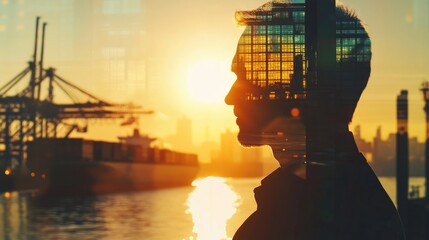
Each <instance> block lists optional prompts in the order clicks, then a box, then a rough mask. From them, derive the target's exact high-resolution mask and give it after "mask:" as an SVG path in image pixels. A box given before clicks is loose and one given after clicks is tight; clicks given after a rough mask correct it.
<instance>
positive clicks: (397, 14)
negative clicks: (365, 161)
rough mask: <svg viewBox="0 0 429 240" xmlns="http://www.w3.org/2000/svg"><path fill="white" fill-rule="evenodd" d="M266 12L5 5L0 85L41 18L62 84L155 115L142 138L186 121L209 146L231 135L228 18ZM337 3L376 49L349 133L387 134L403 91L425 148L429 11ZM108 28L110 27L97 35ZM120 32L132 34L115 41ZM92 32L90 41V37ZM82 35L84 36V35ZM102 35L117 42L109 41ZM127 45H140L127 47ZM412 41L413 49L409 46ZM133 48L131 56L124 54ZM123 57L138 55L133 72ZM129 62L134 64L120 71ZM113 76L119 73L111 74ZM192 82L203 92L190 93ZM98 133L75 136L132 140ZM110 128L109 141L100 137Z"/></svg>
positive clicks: (190, 5)
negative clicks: (225, 134)
mask: <svg viewBox="0 0 429 240" xmlns="http://www.w3.org/2000/svg"><path fill="white" fill-rule="evenodd" d="M264 2H265V1H256V0H255V1H244V0H243V1H237V2H234V3H230V2H225V4H218V3H215V2H214V1H209V0H207V1H199V2H197V1H192V0H187V1H186V2H184V3H176V2H173V3H169V4H164V3H160V2H156V1H149V0H148V1H144V0H128V1H121V4H119V3H115V2H114V1H106V0H104V1H103V0H99V1H98V0H97V1H90V3H91V4H88V3H89V2H88V1H78V0H68V1H63V2H61V3H59V2H57V3H56V4H54V5H52V4H48V3H49V1H48V0H37V1H31V2H30V1H25V0H19V1H18V0H16V1H13V0H9V1H2V2H0V4H1V5H2V6H3V7H2V10H0V41H1V42H2V47H0V50H1V51H2V53H4V54H2V55H1V56H0V62H1V63H2V65H1V66H0V70H1V71H2V73H3V75H2V78H1V79H0V81H1V82H5V81H7V80H9V79H10V78H11V77H12V76H13V75H15V74H16V73H17V72H19V70H21V69H22V68H23V67H25V65H26V62H27V61H28V60H30V58H31V54H32V43H33V38H34V36H33V35H34V20H35V16H36V15H40V16H42V21H47V22H48V28H47V47H46V56H45V59H46V65H47V66H53V67H55V68H57V71H58V73H59V74H60V75H62V76H64V77H66V78H67V79H68V80H71V81H72V82H74V83H76V84H77V85H79V86H82V87H84V88H86V89H88V90H90V91H92V92H94V93H95V94H96V95H98V96H102V97H104V98H108V99H107V100H111V101H117V102H130V101H132V102H135V103H136V104H140V105H142V106H143V107H145V108H146V109H151V110H155V111H156V112H157V113H156V114H154V115H153V116H145V117H142V118H141V119H140V122H141V124H140V126H142V128H143V126H144V128H143V129H141V130H142V131H143V132H147V133H149V134H152V135H154V136H157V137H164V136H168V135H171V134H172V133H174V131H175V121H176V119H177V118H178V117H180V116H183V115H186V116H187V117H189V118H190V119H192V120H193V121H194V122H195V126H194V132H193V139H194V140H195V142H198V143H201V142H203V141H205V140H206V128H207V127H209V128H210V129H211V132H212V133H216V134H212V136H210V137H209V138H211V140H213V141H218V140H217V139H216V138H215V137H214V136H215V135H217V134H218V133H221V132H222V131H224V130H225V129H227V128H229V129H232V130H234V129H236V126H235V119H234V116H233V114H232V109H231V107H228V106H225V104H224V103H223V97H224V95H226V93H227V91H228V87H229V86H230V85H231V84H232V83H233V81H234V79H235V76H234V74H232V73H230V63H231V62H232V57H233V54H234V52H235V47H236V43H237V41H238V38H239V36H240V35H241V33H242V31H243V28H241V27H239V26H237V23H235V20H234V12H235V11H236V10H248V9H253V8H255V7H257V6H259V5H262V4H263V3H264ZM342 2H343V3H344V4H346V5H348V6H349V7H351V8H352V9H355V12H356V13H357V15H358V16H359V17H360V18H361V19H363V21H364V23H365V24H366V26H367V29H368V31H369V33H370V36H371V38H372V42H373V63H372V74H371V77H370V80H369V84H368V87H367V89H366V90H365V91H364V93H363V95H362V97H361V100H360V103H359V105H358V108H357V110H356V113H355V115H354V118H353V121H352V123H351V125H350V129H353V128H354V127H355V126H356V125H358V124H360V125H361V126H363V129H364V130H363V131H362V136H363V138H366V139H369V138H370V136H371V135H372V133H373V132H374V131H375V130H376V128H377V126H378V125H380V124H382V125H383V126H384V128H385V129H386V130H387V131H393V129H395V121H394V117H395V113H394V109H395V108H394V99H395V95H396V93H397V92H398V91H399V90H400V89H408V90H409V93H410V95H409V100H410V133H411V134H413V135H416V136H418V138H419V139H420V140H421V139H423V138H424V129H425V126H424V112H423V110H422V108H423V105H424V103H423V101H422V100H421V99H422V98H421V93H420V91H419V90H418V89H419V87H420V84H421V82H422V81H423V79H428V78H429V72H428V70H427V66H426V65H427V64H426V60H425V58H426V56H427V55H429V48H428V47H427V46H426V44H425V43H426V42H427V40H428V39H429V20H428V21H426V20H427V14H425V12H429V10H428V8H429V7H428V4H427V3H426V1H416V0H414V1H405V2H404V1H390V2H388V1H378V2H375V3H374V2H373V1H356V0H348V1H342ZM97 4H98V5H97ZM381 6H383V7H384V8H386V9H387V11H386V14H385V15H384V16H383V18H381V19H380V18H379V17H378V14H376V11H377V9H380V7H381ZM85 9H86V11H85ZM91 9H92V10H91ZM109 9H110V10H109ZM196 9H198V11H195V10H196ZM90 10H91V11H90ZM157 10H160V11H161V12H162V14H157V13H158V12H160V11H157ZM115 11H116V12H115ZM125 13H132V14H128V15H131V16H134V17H133V18H124V19H121V20H118V19H117V16H125V15H126V14H125ZM128 15H127V16H128ZM83 16H86V17H83ZM103 16H104V17H103ZM106 16H107V17H106ZM115 16H116V17H115ZM195 19H199V20H200V21H195ZM425 22H426V23H425ZM66 23H67V24H68V25H67V24H66ZM88 23H90V24H88ZM172 23H174V24H172ZM64 24H66V25H64ZM106 24H107V25H109V24H110V27H109V28H104V27H102V26H104V25H106ZM135 24H137V25H135ZM393 26H394V27H393ZM120 27H123V28H124V29H125V30H127V29H128V31H129V33H127V32H126V31H125V32H121V31H118V28H120ZM93 28H94V29H95V30H96V31H91V29H93ZM83 29H87V30H86V33H85V34H83V33H84V32H85V31H84V30H83ZM109 29H110V30H109ZM137 29H138V30H137ZM82 31H84V32H82ZM109 31H110V32H109ZM136 31H137V32H136ZM12 33H13V34H12ZM88 33H91V34H89V35H88ZM197 33H198V34H197ZM70 34H71V35H70ZM106 34H107V35H106ZM108 34H114V35H115V34H116V35H117V36H119V37H116V38H109V36H108ZM121 34H122V35H121ZM127 34H131V35H127ZM133 34H134V35H133ZM135 34H137V35H135ZM120 36H128V37H126V38H124V37H120ZM171 36H174V37H171ZM226 36H227V37H226ZM12 39H13V41H12ZM112 39H113V40H112ZM114 39H116V40H114ZM386 39H389V41H386ZM132 40H135V41H138V43H133V42H130V41H132ZM410 41H412V42H413V44H409V43H408V42H410ZM88 42H90V44H88ZM130 44H131V45H132V46H131V47H130V46H128V47H127V48H125V47H124V46H126V45H130ZM136 44H137V45H136ZM117 45H119V47H118V46H117ZM136 46H137V47H138V49H137V51H135V47H136ZM127 49H130V50H127ZM88 53H90V55H88ZM129 53H133V54H137V55H135V57H137V62H136V60H135V59H136V58H135V57H133V56H131V55H129ZM125 55H126V56H127V57H124V56H125ZM88 56H91V57H88ZM103 57H104V59H106V60H107V61H105V64H102V63H101V62H100V61H102V60H103ZM130 58H131V59H130ZM130 61H131V62H133V63H132V64H126V63H127V62H128V63H129V62H130ZM166 68H168V70H166ZM103 69H104V70H103ZM108 69H111V71H110V72H109V70H108ZM114 69H116V73H115V72H112V71H113V70H114ZM124 69H128V70H127V71H126V70H124ZM133 69H134V70H133ZM136 69H137V70H136ZM201 69H202V70H201ZM133 71H134V73H132V72H133ZM126 72H127V73H130V74H125V73H126ZM136 73H138V74H136ZM198 79H200V81H198ZM189 82H192V84H189ZM196 82H198V83H199V82H201V83H204V84H199V85H198V86H197V87H196V86H195V85H197V84H196ZM217 87H219V89H217ZM206 89H211V90H212V91H211V92H217V95H213V96H211V97H210V99H209V100H207V99H203V98H202V96H201V94H195V93H201V92H204V91H205V90H206ZM206 95H207V94H206ZM203 97H204V94H203ZM205 97H207V96H205ZM90 123H91V122H90ZM94 123H97V121H94ZM98 123H99V121H98ZM115 124H116V123H114V124H113V125H115ZM101 125H105V126H90V128H89V134H87V135H79V134H77V135H75V136H77V137H85V138H95V139H107V140H111V141H113V140H116V136H117V135H123V134H125V133H126V132H129V131H130V130H126V129H123V128H120V127H118V126H112V124H110V125H109V124H108V123H106V122H102V124H101ZM107 125H109V127H108V128H109V134H107V133H106V131H105V130H106V128H107ZM116 125H118V124H116Z"/></svg>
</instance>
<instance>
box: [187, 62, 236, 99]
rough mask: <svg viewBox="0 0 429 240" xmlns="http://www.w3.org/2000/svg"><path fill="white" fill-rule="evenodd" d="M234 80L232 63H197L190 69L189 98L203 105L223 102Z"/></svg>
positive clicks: (188, 78)
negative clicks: (231, 68)
mask: <svg viewBox="0 0 429 240" xmlns="http://www.w3.org/2000/svg"><path fill="white" fill-rule="evenodd" d="M234 78H235V75H234V73H232V72H231V70H230V63H227V62H224V61H218V60H205V61H200V62H197V63H195V64H193V65H191V66H190V67H189V69H188V75H187V81H188V91H189V96H191V98H192V99H193V100H195V101H198V102H203V103H220V102H223V99H224V97H225V95H226V94H227V93H228V90H229V88H230V87H231V85H232V83H233V81H234Z"/></svg>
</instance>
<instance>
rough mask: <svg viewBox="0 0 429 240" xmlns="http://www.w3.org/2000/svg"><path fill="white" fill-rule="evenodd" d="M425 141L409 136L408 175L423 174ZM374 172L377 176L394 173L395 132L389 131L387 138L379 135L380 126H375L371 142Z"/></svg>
mask: <svg viewBox="0 0 429 240" xmlns="http://www.w3.org/2000/svg"><path fill="white" fill-rule="evenodd" d="M424 151H425V143H422V142H418V140H417V138H416V137H410V138H409V159H410V176H424V159H425V157H424V156H425V155H424V154H425V152H424ZM370 164H371V166H372V168H373V169H374V171H375V173H377V175H379V176H394V175H395V173H396V170H395V167H396V134H395V133H390V134H389V135H388V137H387V139H382V137H381V127H378V128H377V132H376V136H375V137H374V139H373V142H372V161H371V162H370Z"/></svg>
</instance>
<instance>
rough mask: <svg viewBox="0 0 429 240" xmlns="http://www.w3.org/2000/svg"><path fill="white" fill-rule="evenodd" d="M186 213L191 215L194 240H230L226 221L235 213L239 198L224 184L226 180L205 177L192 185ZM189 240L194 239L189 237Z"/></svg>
mask: <svg viewBox="0 0 429 240" xmlns="http://www.w3.org/2000/svg"><path fill="white" fill-rule="evenodd" d="M192 185H193V186H195V187H196V188H195V190H194V191H193V192H192V193H191V194H189V197H188V202H187V205H188V210H187V213H190V214H191V215H192V220H193V222H194V227H193V232H194V233H195V234H196V236H195V238H196V239H204V240H219V239H230V237H228V236H227V233H226V226H227V222H228V220H229V219H230V218H231V217H232V216H233V215H234V214H235V213H236V211H237V205H238V200H239V199H240V197H239V196H238V195H237V193H235V192H234V191H233V190H232V189H231V188H230V186H228V184H227V183H226V179H224V178H219V177H207V178H204V179H201V180H196V181H194V182H193V183H192ZM189 239H194V237H193V236H192V237H190V238H189Z"/></svg>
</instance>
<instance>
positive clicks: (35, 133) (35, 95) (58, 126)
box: [0, 17, 152, 174]
mask: <svg viewBox="0 0 429 240" xmlns="http://www.w3.org/2000/svg"><path fill="white" fill-rule="evenodd" d="M39 21H40V17H37V19H36V35H35V45H34V55H33V59H32V61H30V62H29V63H28V67H27V68H25V69H24V70H23V71H21V72H20V73H19V74H18V75H16V76H15V77H14V78H12V79H11V80H10V81H8V82H7V83H6V84H4V85H3V86H2V87H0V168H1V169H2V172H3V171H5V172H7V173H8V174H10V173H11V172H13V170H14V169H15V170H18V169H20V167H21V166H23V163H24V162H25V158H26V149H27V143H28V142H29V141H32V140H34V139H36V138H66V137H68V136H69V135H70V134H71V133H72V132H73V131H78V132H86V131H87V126H86V125H85V126H80V125H78V124H70V123H68V122H67V121H66V120H70V119H75V120H85V119H106V118H124V117H126V116H128V115H138V114H151V113H152V111H143V110H142V109H141V107H139V106H135V105H133V104H113V103H110V102H107V101H104V100H102V99H100V98H98V97H96V96H94V95H93V94H91V93H89V92H87V91H85V90H84V89H82V88H80V87H78V86H77V85H75V84H73V83H71V82H69V81H67V80H66V79H64V78H63V77H61V76H59V75H58V74H57V73H56V71H55V69H54V68H52V67H49V68H44V67H43V54H44V38H45V29H46V23H44V24H43V28H42V42H41V53H40V60H39V62H37V60H38V59H37V55H38V53H37V50H38V32H39ZM28 75H29V77H30V81H29V84H28V85H26V86H25V87H24V89H21V90H18V91H17V89H16V88H17V87H18V85H19V83H20V82H22V81H24V79H26V77H28ZM21 85H22V84H21ZM42 87H47V95H46V96H45V97H44V98H43V96H41V89H42ZM57 88H59V89H60V90H61V91H62V92H63V93H64V94H65V95H66V96H67V97H68V98H69V99H70V100H71V103H63V104H59V103H55V102H54V96H55V94H54V90H56V89H57ZM12 89H13V90H14V91H13V92H18V93H17V94H11V92H12V91H11V90H12ZM79 96H80V97H82V96H84V97H85V99H86V100H84V101H82V100H81V99H82V98H79Z"/></svg>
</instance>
